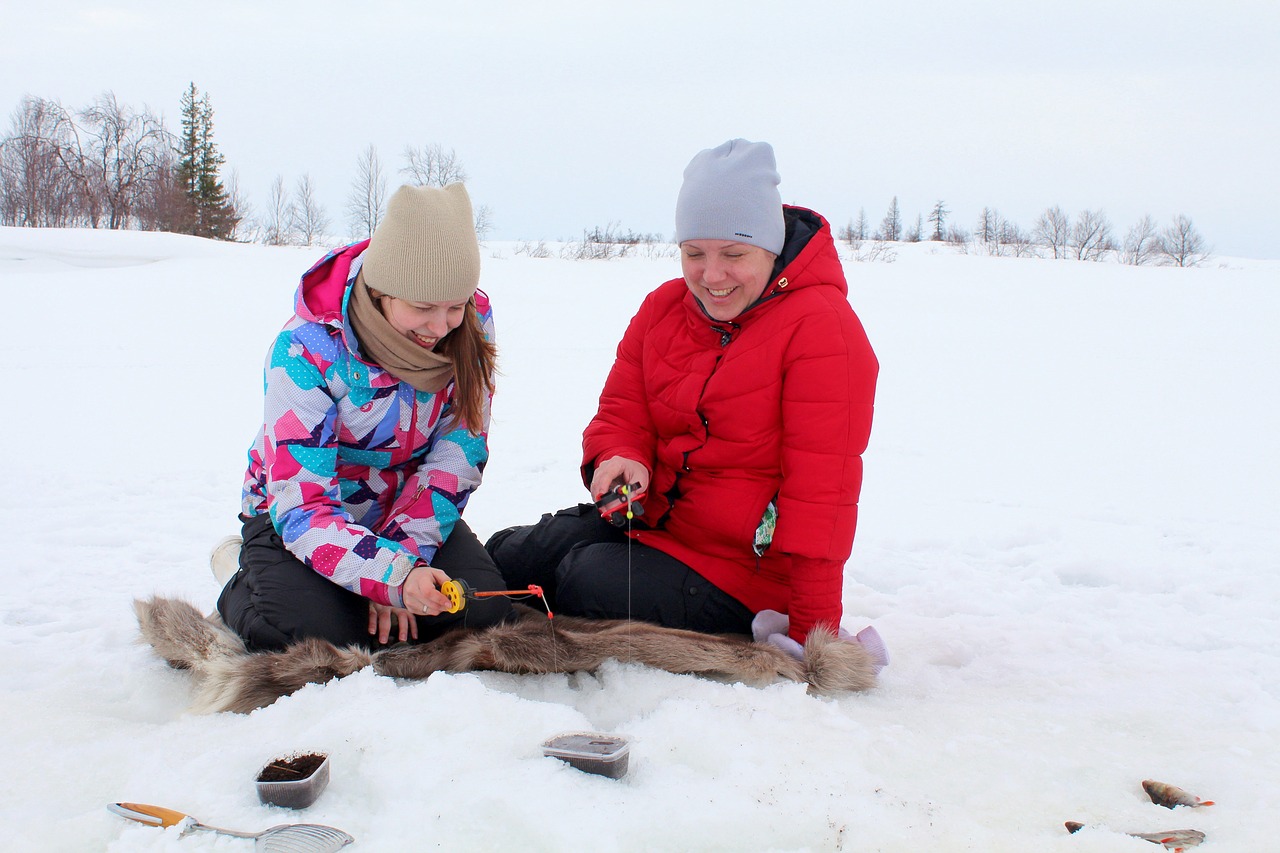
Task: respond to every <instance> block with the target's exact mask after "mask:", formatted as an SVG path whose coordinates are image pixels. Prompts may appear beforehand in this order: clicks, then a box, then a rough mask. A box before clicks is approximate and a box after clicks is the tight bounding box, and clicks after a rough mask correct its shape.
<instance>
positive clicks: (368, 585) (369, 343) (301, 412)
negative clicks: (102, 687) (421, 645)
mask: <svg viewBox="0 0 1280 853" xmlns="http://www.w3.org/2000/svg"><path fill="white" fill-rule="evenodd" d="M479 277H480V250H479V245H478V243H477V241H476V234H475V228H474V222H473V220H472V213H471V202H470V199H469V198H468V196H467V191H466V188H465V187H463V186H462V185H461V184H453V185H450V186H448V187H445V188H443V189H436V188H429V187H415V186H405V187H401V188H400V189H399V190H398V191H397V192H396V193H395V194H394V195H393V196H392V198H391V201H390V202H389V204H388V206H387V213H386V216H385V218H384V219H383V220H382V222H381V223H380V224H379V225H378V227H377V229H376V230H375V232H374V234H373V237H372V239H371V240H367V241H364V242H361V243H356V244H354V245H351V246H346V247H344V248H341V249H335V250H334V251H332V252H330V253H329V254H328V255H326V256H325V257H324V258H323V259H321V260H320V261H319V263H317V264H316V265H315V266H314V267H312V268H311V269H310V270H308V271H307V272H306V273H305V274H304V275H303V277H302V282H301V284H300V286H299V288H298V292H297V297H296V300H295V307H294V311H295V314H294V316H293V318H292V319H290V321H289V322H288V323H287V324H285V326H284V328H283V330H282V331H281V332H280V333H279V334H278V335H277V336H276V338H275V340H274V341H273V343H272V345H271V348H270V351H269V352H268V354H267V359H266V367H265V374H266V375H265V389H266V400H265V416H264V419H263V425H262V428H261V429H260V430H259V432H258V436H257V438H256V440H255V441H254V443H253V447H252V448H251V449H250V451H249V469H248V472H247V475H246V477H245V484H244V490H243V501H242V505H241V515H240V518H241V521H242V522H243V530H242V534H241V540H242V544H240V548H239V559H238V566H235V568H237V569H238V571H235V573H234V575H233V576H232V577H231V578H230V579H229V580H228V582H227V583H226V585H225V587H224V588H223V591H222V595H221V597H220V598H219V600H218V612H219V613H220V614H221V615H222V617H223V620H224V621H225V622H226V623H227V625H229V626H230V627H231V628H232V629H233V630H235V631H236V632H237V633H238V634H239V635H240V636H241V637H242V638H243V639H244V640H245V642H246V643H247V645H248V646H249V647H250V648H252V649H279V648H283V647H284V646H286V645H288V644H290V643H291V642H294V641H296V640H300V639H304V638H307V637H317V638H321V639H325V640H329V641H330V642H333V643H336V644H339V645H351V644H358V645H365V646H372V645H374V640H375V638H376V641H377V642H378V643H386V642H389V641H394V640H395V639H398V640H400V641H406V640H410V641H413V640H416V641H427V640H430V639H433V638H434V637H437V636H439V635H440V634H441V633H443V632H444V631H446V630H448V629H449V628H451V627H454V626H455V625H457V624H460V623H463V622H465V624H466V625H468V626H471V627H484V626H486V625H491V624H494V623H496V622H499V621H501V620H503V619H504V618H506V616H507V614H508V613H509V610H510V604H509V603H508V602H507V601H506V599H505V598H503V597H501V596H498V597H493V598H487V599H483V600H480V601H476V602H474V603H469V604H468V605H467V607H465V608H464V609H463V610H462V611H460V612H459V613H456V614H450V613H448V612H447V611H448V608H449V600H448V599H447V598H446V597H445V596H444V595H443V594H442V593H441V592H440V585H441V584H442V583H444V582H445V581H447V580H449V579H450V578H461V579H463V580H465V581H466V582H467V583H468V584H469V585H470V586H471V587H472V588H473V589H476V590H494V589H501V588H502V579H501V576H500V575H499V573H498V571H497V569H496V568H495V567H494V564H493V562H492V560H491V559H490V558H489V556H488V554H487V553H486V552H485V550H484V548H483V546H482V545H481V544H480V542H479V541H478V540H477V539H476V536H475V534H473V533H472V532H471V530H470V529H469V528H468V527H467V525H466V523H465V522H463V521H462V518H461V513H462V510H463V508H464V507H465V506H466V503H467V499H468V497H469V496H470V494H471V492H472V491H473V490H474V489H475V488H476V487H477V486H478V485H479V484H480V478H481V474H482V472H483V470H484V466H485V462H486V461H487V459H488V429H489V404H490V400H491V398H492V394H493V387H494V379H493V376H494V365H495V358H496V348H495V346H494V343H493V317H492V311H491V309H490V306H489V300H488V297H487V296H486V295H485V293H484V292H483V291H481V290H478V289H477V284H478V282H479ZM231 550H234V549H231ZM214 569H215V574H217V573H218V559H217V554H216V552H215V560H214Z"/></svg>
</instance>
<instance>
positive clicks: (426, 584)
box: [401, 563, 451, 616]
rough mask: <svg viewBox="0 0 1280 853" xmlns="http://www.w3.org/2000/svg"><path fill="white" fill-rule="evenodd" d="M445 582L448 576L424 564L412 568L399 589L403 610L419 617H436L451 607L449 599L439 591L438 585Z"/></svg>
mask: <svg viewBox="0 0 1280 853" xmlns="http://www.w3.org/2000/svg"><path fill="white" fill-rule="evenodd" d="M447 580H449V576H448V575H446V574H445V573H444V572H442V571H440V570H439V569H436V568H433V567H431V566H428V565H427V564H426V563H419V564H418V565H416V566H414V567H413V568H412V569H411V570H410V571H409V575H408V577H406V578H405V579H404V586H403V587H401V592H402V594H403V596H404V606H405V609H406V610H408V611H409V612H410V613H413V614H415V615H421V616H436V615H438V614H440V613H444V612H445V611H447V610H448V609H449V607H450V606H451V605H450V602H449V599H448V598H446V597H445V594H444V593H442V592H441V591H440V585H441V584H443V583H444V582H445V581H447Z"/></svg>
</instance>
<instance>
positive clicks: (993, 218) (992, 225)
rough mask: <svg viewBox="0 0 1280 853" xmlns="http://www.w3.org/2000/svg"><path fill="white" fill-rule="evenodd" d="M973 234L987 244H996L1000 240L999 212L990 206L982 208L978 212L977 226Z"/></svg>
mask: <svg viewBox="0 0 1280 853" xmlns="http://www.w3.org/2000/svg"><path fill="white" fill-rule="evenodd" d="M973 236H974V238H975V239H977V240H980V241H982V242H983V243H985V244H987V245H992V244H997V245H998V244H999V242H1000V241H999V236H1000V214H999V213H998V212H996V211H995V210H993V209H992V208H990V207H984V208H982V213H980V214H978V227H977V229H976V230H975V231H974V234H973Z"/></svg>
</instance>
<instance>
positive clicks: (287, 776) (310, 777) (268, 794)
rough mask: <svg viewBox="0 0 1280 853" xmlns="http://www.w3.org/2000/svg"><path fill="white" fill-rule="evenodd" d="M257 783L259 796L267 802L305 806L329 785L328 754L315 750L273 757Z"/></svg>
mask: <svg viewBox="0 0 1280 853" xmlns="http://www.w3.org/2000/svg"><path fill="white" fill-rule="evenodd" d="M255 784H256V785H257V786H258V799H259V800H260V801H261V802H263V803H265V804H266V805H269V806H283V807H284V808H286V809H305V808H306V807H307V806H309V805H311V804H312V803H314V802H315V801H316V798H317V797H319V796H320V792H321V791H323V790H324V789H325V787H326V786H327V785H328V784H329V756H328V755H326V754H324V753H315V752H313V753H307V754H306V755H286V756H282V757H280V758H276V759H273V760H272V761H271V762H270V763H269V764H267V766H266V767H263V768H262V770H261V771H260V772H259V773H258V778H257V780H256V781H255Z"/></svg>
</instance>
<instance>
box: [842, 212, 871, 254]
mask: <svg viewBox="0 0 1280 853" xmlns="http://www.w3.org/2000/svg"><path fill="white" fill-rule="evenodd" d="M862 227H863V228H866V227H867V223H866V222H865V221H863V222H862ZM840 239H841V240H843V241H845V242H846V243H848V244H849V246H850V248H852V249H854V250H855V251H856V250H858V249H860V248H862V240H863V238H862V237H859V236H858V230H857V229H856V228H855V227H854V225H853V220H852V219H851V220H849V224H848V225H846V226H845V227H844V228H842V229H840Z"/></svg>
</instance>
